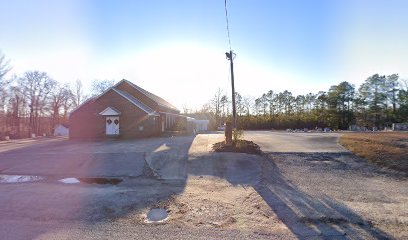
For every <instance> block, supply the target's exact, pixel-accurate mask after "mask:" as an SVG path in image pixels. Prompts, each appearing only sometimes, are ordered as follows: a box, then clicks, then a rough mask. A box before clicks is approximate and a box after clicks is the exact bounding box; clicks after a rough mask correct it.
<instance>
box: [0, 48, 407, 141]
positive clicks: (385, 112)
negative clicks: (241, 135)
mask: <svg viewBox="0 0 408 240" xmlns="http://www.w3.org/2000/svg"><path fill="white" fill-rule="evenodd" d="M11 69H12V68H11V66H10V63H9V61H7V60H6V58H5V56H4V54H2V53H1V52H0V139H1V138H4V136H10V137H12V138H23V137H30V136H31V134H32V133H34V134H36V135H42V134H44V133H46V134H51V133H52V131H53V128H54V126H55V125H56V124H59V123H68V113H69V112H70V111H72V110H73V109H75V108H76V107H77V106H78V105H80V104H81V103H82V102H83V101H84V100H86V99H87V98H88V97H91V96H94V95H98V94H100V93H102V92H103V91H105V90H106V89H107V88H109V87H111V86H113V84H114V81H113V80H94V81H93V83H92V86H91V91H90V93H89V94H85V93H84V88H83V85H82V82H81V81H80V80H77V81H75V82H74V83H65V84H64V83H60V82H58V81H56V80H54V79H53V78H51V77H50V76H49V75H48V74H47V73H46V72H41V71H37V70H34V71H26V72H25V73H23V74H22V75H21V76H16V75H14V76H11V77H9V78H6V75H7V73H8V72H9V71H10V70H11ZM235 94H236V95H235V99H236V109H237V115H238V127H239V128H241V129H286V128H308V129H312V128H315V127H319V128H323V127H330V128H333V129H348V128H349V127H350V126H353V125H357V126H361V127H367V128H371V127H377V128H379V129H381V128H384V127H388V126H390V125H391V124H392V123H394V122H407V119H408V81H407V80H402V79H400V77H399V75H398V74H391V75H388V76H385V75H379V74H374V75H372V76H370V77H368V78H367V79H366V80H365V81H364V82H363V83H362V84H361V85H360V86H359V87H358V88H356V87H355V86H354V85H352V84H350V83H348V82H341V83H339V84H338V85H333V86H331V87H330V88H329V89H328V90H327V91H319V92H318V93H308V94H305V95H293V94H292V93H291V92H290V91H288V90H285V91H282V92H274V91H273V90H269V91H267V92H265V93H263V94H262V95H261V96H259V97H257V98H254V97H251V96H242V95H241V94H239V93H235ZM184 114H186V115H189V116H192V117H196V118H198V119H209V120H210V128H212V129H216V128H217V127H218V126H222V125H223V124H224V123H225V122H226V121H228V120H230V119H231V115H232V111H231V101H230V98H229V95H228V94H226V93H224V91H222V90H221V89H218V90H217V91H216V93H215V94H214V97H213V98H212V99H211V100H210V101H209V102H208V103H207V104H205V105H203V107H202V108H201V109H200V110H198V111H195V112H191V111H189V110H188V109H187V108H186V107H184Z"/></svg>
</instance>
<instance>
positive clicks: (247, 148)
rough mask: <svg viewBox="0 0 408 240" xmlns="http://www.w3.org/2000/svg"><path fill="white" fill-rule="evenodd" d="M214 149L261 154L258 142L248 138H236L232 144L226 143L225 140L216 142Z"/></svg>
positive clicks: (217, 150)
mask: <svg viewBox="0 0 408 240" xmlns="http://www.w3.org/2000/svg"><path fill="white" fill-rule="evenodd" d="M212 149H213V150H214V151H216V152H239V153H249V154H261V153H262V151H261V148H260V147H259V146H258V144H256V143H254V142H252V141H247V140H241V139H240V140H236V141H234V143H233V144H232V145H226V144H225V142H224V141H222V142H217V143H214V145H213V147H212Z"/></svg>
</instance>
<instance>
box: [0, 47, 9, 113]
mask: <svg viewBox="0 0 408 240" xmlns="http://www.w3.org/2000/svg"><path fill="white" fill-rule="evenodd" d="M10 70H11V67H10V61H7V60H6V59H5V56H4V54H3V53H2V52H0V112H3V111H4V106H5V103H6V98H7V85H8V84H9V81H7V80H6V79H5V76H6V74H7V73H8V72H9V71H10Z"/></svg>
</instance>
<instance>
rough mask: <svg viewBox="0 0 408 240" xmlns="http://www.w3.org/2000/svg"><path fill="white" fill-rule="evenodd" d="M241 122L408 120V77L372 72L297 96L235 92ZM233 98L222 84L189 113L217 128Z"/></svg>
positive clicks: (371, 123)
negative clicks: (359, 80)
mask: <svg viewBox="0 0 408 240" xmlns="http://www.w3.org/2000/svg"><path fill="white" fill-rule="evenodd" d="M235 99H236V109H237V115H238V120H237V121H238V127H239V128H241V129H287V128H308V129H314V128H316V127H318V128H324V127H330V128H332V129H342V130H346V129H349V128H350V127H351V126H353V125H354V126H359V127H366V128H372V127H376V128H378V129H382V128H384V127H390V126H391V124H392V123H395V122H406V121H407V119H408V81H407V80H401V79H400V77H399V75H398V74H391V75H388V76H385V75H379V74H374V75H372V76H370V77H368V78H367V79H366V80H365V81H364V82H363V83H362V84H361V86H359V87H358V88H356V87H355V86H354V85H353V84H350V83H349V82H346V81H344V82H341V83H339V84H338V85H333V86H331V87H330V88H329V89H328V90H327V91H319V92H318V93H308V94H305V95H296V96H295V95H293V94H292V93H291V92H290V91H288V90H285V91H283V92H274V91H273V90H269V91H267V92H265V93H263V94H262V95H261V96H259V97H258V98H252V97H250V96H241V94H239V93H236V95H235ZM230 106H231V102H230V100H229V97H228V95H227V94H224V93H223V92H222V91H221V90H220V89H219V90H218V91H217V92H216V93H215V95H214V97H213V99H212V100H211V101H210V102H209V103H207V104H205V105H204V106H203V107H202V109H200V110H199V111H196V112H195V113H191V114H190V115H191V116H196V117H199V118H200V117H201V118H207V119H210V123H211V127H212V128H217V126H220V125H222V124H223V123H224V122H225V121H229V120H230V118H231V108H230Z"/></svg>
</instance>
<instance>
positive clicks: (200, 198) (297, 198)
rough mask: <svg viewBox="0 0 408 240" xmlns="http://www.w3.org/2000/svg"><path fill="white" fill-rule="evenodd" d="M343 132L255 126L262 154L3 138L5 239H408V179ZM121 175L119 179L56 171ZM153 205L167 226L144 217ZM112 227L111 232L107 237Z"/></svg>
mask: <svg viewBox="0 0 408 240" xmlns="http://www.w3.org/2000/svg"><path fill="white" fill-rule="evenodd" d="M338 137H339V134H338V133H287V132H272V131H250V132H245V133H244V138H245V139H247V140H252V141H254V142H256V143H257V144H259V145H260V146H261V149H262V150H263V151H264V155H261V156H259V155H249V154H238V153H217V152H213V151H212V150H211V147H212V144H213V143H215V142H218V141H222V140H223V135H222V134H217V133H214V134H199V135H197V136H185V137H169V138H150V139H138V140H128V141H118V140H105V141H88V142H77V141H70V140H67V139H54V140H47V141H36V142H33V141H28V142H22V143H16V142H12V143H1V144H0V170H1V174H19V175H39V176H43V177H44V178H45V180H41V181H35V182H25V183H15V184H12V183H3V184H0V191H1V193H2V194H1V195H0V235H1V236H5V238H6V239H72V238H76V237H79V236H80V237H81V238H82V239H100V238H133V237H134V236H135V234H136V235H138V236H140V237H145V238H147V237H150V238H155V239H191V238H195V239H208V238H210V239H214V238H218V239H219V238H222V239H237V238H246V239H282V238H285V239H299V238H300V239H308V238H313V239H327V238H337V239H348V238H351V239H381V238H384V239H392V238H398V239H404V238H406V237H407V236H408V229H407V226H408V210H407V207H406V203H407V202H408V181H407V179H406V178H404V177H402V176H401V175H399V174H398V173H397V172H393V171H390V170H387V169H381V168H378V167H376V166H373V165H371V164H369V163H368V162H367V161H365V160H364V159H361V158H358V157H356V156H354V155H353V154H352V153H350V152H348V151H347V150H346V149H344V148H343V147H342V146H340V145H339V144H338ZM65 177H78V178H94V177H106V178H118V179H121V180H122V182H120V183H119V184H117V185H112V184H97V183H92V184H89V183H79V184H63V183H61V182H58V179H60V178H65ZM155 207H161V208H164V209H166V210H167V212H168V213H169V218H168V220H167V221H166V222H164V223H163V224H154V225H149V224H146V223H145V222H144V218H145V216H146V212H147V211H148V210H149V209H151V208H155ZM107 236H109V237H107Z"/></svg>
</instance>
